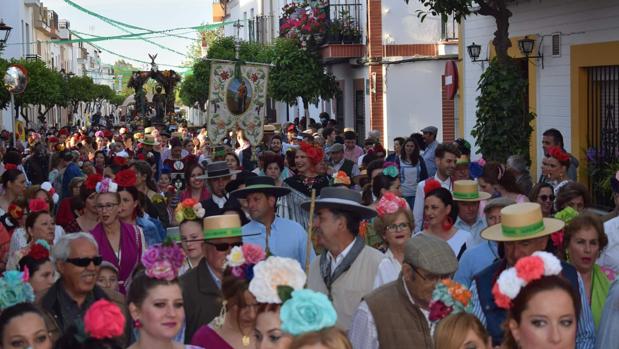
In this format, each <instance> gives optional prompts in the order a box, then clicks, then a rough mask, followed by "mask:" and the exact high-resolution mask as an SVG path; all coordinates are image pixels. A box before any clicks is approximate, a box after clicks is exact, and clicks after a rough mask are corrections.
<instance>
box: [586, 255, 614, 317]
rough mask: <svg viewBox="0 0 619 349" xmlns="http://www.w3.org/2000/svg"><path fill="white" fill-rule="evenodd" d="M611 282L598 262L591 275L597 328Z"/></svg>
mask: <svg viewBox="0 0 619 349" xmlns="http://www.w3.org/2000/svg"><path fill="white" fill-rule="evenodd" d="M610 284H611V282H610V280H608V277H607V276H606V274H604V272H603V271H602V269H600V266H599V265H597V264H595V265H593V273H592V276H591V312H592V313H593V322H594V323H595V328H596V329H597V328H598V327H599V325H600V319H602V311H603V310H604V304H605V303H606V296H607V295H608V290H609V289H610Z"/></svg>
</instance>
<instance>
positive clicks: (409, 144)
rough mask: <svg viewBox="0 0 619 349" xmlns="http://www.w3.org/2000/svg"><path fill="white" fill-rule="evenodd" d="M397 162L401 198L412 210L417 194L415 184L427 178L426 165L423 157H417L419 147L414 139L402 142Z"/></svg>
mask: <svg viewBox="0 0 619 349" xmlns="http://www.w3.org/2000/svg"><path fill="white" fill-rule="evenodd" d="M397 162H398V163H399V166H400V183H401V189H400V190H401V191H402V197H403V198H404V199H405V200H406V202H408V206H409V207H411V209H412V207H413V203H414V202H415V193H416V192H417V183H419V182H421V181H423V180H425V179H426V178H428V170H427V169H426V163H425V162H424V160H423V157H421V156H420V155H419V145H418V144H417V142H416V141H415V139H414V138H409V139H407V140H406V141H405V142H404V145H403V147H402V150H401V151H400V156H399V157H398V158H397Z"/></svg>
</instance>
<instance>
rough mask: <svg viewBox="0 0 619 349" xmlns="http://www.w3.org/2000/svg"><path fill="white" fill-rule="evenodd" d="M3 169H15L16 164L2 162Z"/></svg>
mask: <svg viewBox="0 0 619 349" xmlns="http://www.w3.org/2000/svg"><path fill="white" fill-rule="evenodd" d="M4 169H5V170H7V171H9V170H17V165H15V164H11V163H7V164H4Z"/></svg>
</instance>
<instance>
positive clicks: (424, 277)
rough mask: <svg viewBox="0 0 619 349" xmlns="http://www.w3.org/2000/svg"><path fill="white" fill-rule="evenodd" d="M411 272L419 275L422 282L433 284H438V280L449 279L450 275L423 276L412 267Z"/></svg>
mask: <svg viewBox="0 0 619 349" xmlns="http://www.w3.org/2000/svg"><path fill="white" fill-rule="evenodd" d="M413 270H414V271H415V273H417V275H419V276H420V277H421V278H422V279H423V280H424V281H434V282H438V281H440V280H443V279H449V278H450V277H451V275H449V274H445V275H437V274H428V275H423V274H422V273H421V272H420V271H419V269H417V268H415V267H413Z"/></svg>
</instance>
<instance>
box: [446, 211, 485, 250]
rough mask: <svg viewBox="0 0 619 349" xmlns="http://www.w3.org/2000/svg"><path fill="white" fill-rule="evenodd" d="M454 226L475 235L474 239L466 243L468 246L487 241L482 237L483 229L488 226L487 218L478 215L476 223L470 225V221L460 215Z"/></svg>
mask: <svg viewBox="0 0 619 349" xmlns="http://www.w3.org/2000/svg"><path fill="white" fill-rule="evenodd" d="M454 226H455V227H456V228H458V229H462V230H466V231H468V232H471V235H473V239H472V240H470V241H469V242H467V244H466V247H467V248H471V247H475V246H477V245H480V244H483V243H484V242H486V240H485V239H483V238H482V237H481V231H482V230H484V229H485V228H486V227H487V224H486V220H485V219H484V218H482V217H480V216H477V220H476V221H475V223H473V225H468V223H466V222H465V221H463V220H462V219H460V217H458V218H457V219H456V223H455V224H454Z"/></svg>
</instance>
